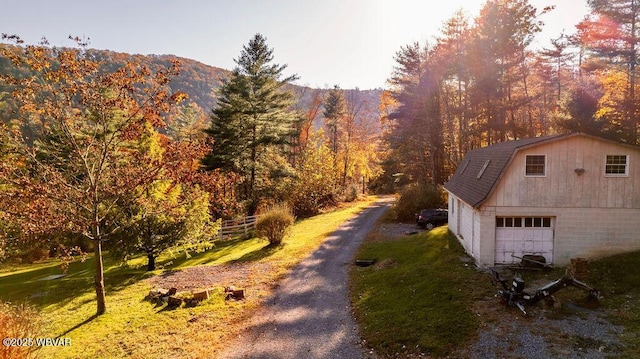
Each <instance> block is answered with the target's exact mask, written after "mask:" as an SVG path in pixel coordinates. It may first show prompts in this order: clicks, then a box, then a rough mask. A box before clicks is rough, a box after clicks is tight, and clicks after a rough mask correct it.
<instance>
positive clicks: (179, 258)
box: [0, 239, 277, 308]
mask: <svg viewBox="0 0 640 359" xmlns="http://www.w3.org/2000/svg"><path fill="white" fill-rule="evenodd" d="M265 246H266V243H265V242H264V241H262V240H256V239H249V240H245V239H233V240H229V241H224V242H218V243H216V245H215V246H214V247H213V248H211V249H209V250H207V251H203V252H191V253H190V255H189V256H187V255H185V254H184V253H180V254H177V255H174V256H170V255H164V256H161V258H159V260H158V266H159V267H160V268H163V267H164V269H165V270H180V269H181V268H185V267H189V266H194V265H206V264H214V263H216V262H219V263H220V264H223V263H230V262H236V261H242V262H246V261H254V260H258V259H261V258H265V257H268V256H270V255H271V254H273V253H274V252H275V251H276V250H277V248H264V247H265ZM238 256H239V257H238ZM227 257H228V258H227ZM59 264H60V262H58V261H55V260H51V261H47V262H46V263H39V264H34V265H32V267H33V269H32V270H24V271H20V272H16V273H14V274H8V275H4V276H1V277H0V300H2V301H13V302H28V303H30V304H33V305H35V306H36V307H38V308H44V307H47V306H50V305H55V306H57V307H62V306H65V305H66V304H68V303H69V302H70V301H72V300H74V299H75V298H78V297H80V296H82V295H87V294H90V293H94V292H95V288H94V273H95V260H94V259H93V257H89V258H87V260H86V261H84V262H80V261H75V262H73V263H71V264H70V266H69V269H68V271H67V273H66V275H65V276H63V277H61V278H57V279H47V280H45V279H44V278H47V277H52V276H55V275H60V274H62V271H61V270H60V268H59V267H58V265H59ZM104 268H105V269H104V281H105V290H106V292H107V295H109V294H110V293H114V292H118V291H120V290H122V289H124V288H126V287H128V286H130V285H133V284H135V283H137V282H139V281H141V280H144V279H146V278H149V277H151V276H154V275H164V273H166V272H162V273H159V271H153V272H147V271H146V270H145V269H146V266H145V265H142V266H138V267H131V266H127V265H122V262H120V261H119V260H117V259H114V258H113V257H109V255H108V253H106V254H105V256H104ZM93 300H95V297H93V298H91V299H87V300H84V301H82V303H83V304H86V303H87V302H91V301H93ZM81 305H82V304H79V306H81Z"/></svg>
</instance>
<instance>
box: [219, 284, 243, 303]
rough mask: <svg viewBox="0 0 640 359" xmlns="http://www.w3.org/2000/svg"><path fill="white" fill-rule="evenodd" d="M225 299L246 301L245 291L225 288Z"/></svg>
mask: <svg viewBox="0 0 640 359" xmlns="http://www.w3.org/2000/svg"><path fill="white" fill-rule="evenodd" d="M224 299H225V300H229V299H235V300H240V299H244V289H236V287H225V288H224Z"/></svg>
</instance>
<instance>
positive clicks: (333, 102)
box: [323, 85, 345, 156]
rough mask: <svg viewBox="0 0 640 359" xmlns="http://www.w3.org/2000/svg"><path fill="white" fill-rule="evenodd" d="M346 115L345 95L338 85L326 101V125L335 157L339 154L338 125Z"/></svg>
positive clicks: (324, 114)
mask: <svg viewBox="0 0 640 359" xmlns="http://www.w3.org/2000/svg"><path fill="white" fill-rule="evenodd" d="M344 114H345V104H344V93H343V92H342V90H341V89H340V87H339V86H338V85H335V86H334V87H333V89H331V90H330V91H329V95H327V98H326V99H325V101H324V112H323V116H324V118H325V124H326V126H327V129H328V130H329V136H330V138H329V141H330V142H331V150H332V151H333V155H334V156H336V154H337V153H338V124H339V123H340V119H341V118H342V117H343V116H344Z"/></svg>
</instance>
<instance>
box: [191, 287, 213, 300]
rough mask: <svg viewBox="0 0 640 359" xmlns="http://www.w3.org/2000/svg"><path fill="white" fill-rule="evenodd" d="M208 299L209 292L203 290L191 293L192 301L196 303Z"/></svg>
mask: <svg viewBox="0 0 640 359" xmlns="http://www.w3.org/2000/svg"><path fill="white" fill-rule="evenodd" d="M207 299H209V290H208V289H207V290H203V291H201V292H195V293H193V300H196V301H198V302H202V301H203V300H207Z"/></svg>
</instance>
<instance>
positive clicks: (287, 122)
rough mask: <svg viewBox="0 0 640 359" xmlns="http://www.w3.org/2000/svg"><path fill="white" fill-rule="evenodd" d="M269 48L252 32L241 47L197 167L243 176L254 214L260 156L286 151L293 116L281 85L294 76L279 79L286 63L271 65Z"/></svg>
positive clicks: (226, 82)
mask: <svg viewBox="0 0 640 359" xmlns="http://www.w3.org/2000/svg"><path fill="white" fill-rule="evenodd" d="M272 61H273V49H270V48H269V47H268V46H267V42H266V39H265V38H264V37H263V36H262V35H260V34H256V35H255V36H254V37H253V38H252V39H251V40H250V41H249V43H248V45H245V46H244V47H243V50H242V51H241V53H240V56H239V57H238V59H236V60H235V62H236V65H237V66H236V67H235V68H234V70H233V71H232V73H231V75H230V76H229V78H227V79H225V80H224V81H223V84H222V86H221V87H220V89H219V91H218V92H219V97H218V102H217V104H216V107H215V108H214V109H213V110H212V113H211V126H210V127H209V128H208V129H207V130H206V132H207V134H208V135H209V136H210V138H211V139H212V140H213V144H212V147H211V152H210V154H209V155H207V156H206V157H205V158H204V160H203V163H204V165H205V166H206V167H207V168H208V169H216V168H223V169H226V170H229V171H233V172H236V173H239V174H241V175H243V177H244V178H243V180H244V186H243V187H244V191H243V192H244V193H243V194H244V196H243V197H244V199H247V200H249V201H250V206H249V212H253V211H254V210H255V206H256V204H257V200H258V198H257V197H258V196H257V193H256V184H257V181H258V180H259V178H258V176H260V175H261V174H260V172H261V165H262V164H263V163H262V159H263V155H264V154H265V153H266V151H267V150H268V149H269V148H278V149H279V150H280V151H283V150H284V149H286V145H287V140H288V139H290V138H291V134H292V131H293V129H294V128H295V126H294V124H295V123H296V122H297V121H298V117H297V115H296V114H295V113H294V112H291V111H289V107H290V106H291V105H292V104H293V95H292V94H291V93H290V92H288V91H286V90H285V88H284V86H285V85H286V84H287V83H288V82H290V81H293V80H295V79H296V78H297V77H296V76H295V75H291V76H287V77H283V71H284V70H285V69H286V65H277V64H272Z"/></svg>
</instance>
